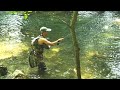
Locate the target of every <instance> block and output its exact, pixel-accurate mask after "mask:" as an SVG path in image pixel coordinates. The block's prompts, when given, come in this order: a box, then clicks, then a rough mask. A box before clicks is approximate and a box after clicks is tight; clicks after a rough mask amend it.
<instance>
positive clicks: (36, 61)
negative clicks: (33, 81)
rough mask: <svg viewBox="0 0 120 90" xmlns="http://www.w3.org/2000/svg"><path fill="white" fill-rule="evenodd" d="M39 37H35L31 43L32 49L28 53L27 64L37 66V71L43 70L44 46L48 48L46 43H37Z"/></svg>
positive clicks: (44, 67) (44, 68)
mask: <svg viewBox="0 0 120 90" xmlns="http://www.w3.org/2000/svg"><path fill="white" fill-rule="evenodd" d="M39 38H40V37H38V38H36V39H35V40H34V43H32V50H31V51H30V54H29V65H30V67H31V68H34V67H38V71H39V72H40V71H45V70H46V65H45V63H44V61H43V52H44V48H46V49H49V47H48V46H47V45H44V44H43V45H39V44H38V39H39Z"/></svg>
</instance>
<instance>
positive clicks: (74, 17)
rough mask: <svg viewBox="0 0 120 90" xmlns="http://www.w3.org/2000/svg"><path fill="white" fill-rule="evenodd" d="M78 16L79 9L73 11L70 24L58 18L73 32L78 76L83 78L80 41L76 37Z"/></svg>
mask: <svg viewBox="0 0 120 90" xmlns="http://www.w3.org/2000/svg"><path fill="white" fill-rule="evenodd" d="M77 16H78V11H73V13H72V18H71V22H70V24H68V23H67V22H66V21H64V20H62V19H60V18H58V19H59V20H61V21H62V22H63V23H65V24H66V25H67V26H68V27H69V28H70V32H71V35H72V40H73V46H74V52H75V60H76V70H77V77H78V79H81V69H80V59H79V58H80V57H79V55H80V53H79V51H80V48H79V45H78V41H77V38H76V33H75V25H76V22H77Z"/></svg>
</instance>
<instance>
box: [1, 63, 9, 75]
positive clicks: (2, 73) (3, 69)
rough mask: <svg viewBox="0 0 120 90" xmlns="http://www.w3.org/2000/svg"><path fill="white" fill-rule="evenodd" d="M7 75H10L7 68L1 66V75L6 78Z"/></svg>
mask: <svg viewBox="0 0 120 90" xmlns="http://www.w3.org/2000/svg"><path fill="white" fill-rule="evenodd" d="M7 73H8V70H7V67H6V66H4V65H0V75H1V76H4V75H7Z"/></svg>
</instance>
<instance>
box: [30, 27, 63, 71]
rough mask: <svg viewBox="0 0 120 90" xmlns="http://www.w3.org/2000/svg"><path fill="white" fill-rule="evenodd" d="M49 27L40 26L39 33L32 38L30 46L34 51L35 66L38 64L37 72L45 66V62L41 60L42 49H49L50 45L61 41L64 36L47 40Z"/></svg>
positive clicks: (44, 68) (43, 69)
mask: <svg viewBox="0 0 120 90" xmlns="http://www.w3.org/2000/svg"><path fill="white" fill-rule="evenodd" d="M50 31H51V29H50V28H47V27H41V28H40V35H39V36H38V37H36V38H34V39H33V40H32V48H33V50H34V53H35V61H36V66H38V72H44V71H45V70H46V69H47V68H46V65H45V62H44V60H43V53H44V49H49V48H50V46H54V45H57V44H58V43H59V42H61V41H62V40H63V39H64V38H59V39H58V40H56V41H53V42H51V41H49V40H48V39H46V37H47V35H48V32H50Z"/></svg>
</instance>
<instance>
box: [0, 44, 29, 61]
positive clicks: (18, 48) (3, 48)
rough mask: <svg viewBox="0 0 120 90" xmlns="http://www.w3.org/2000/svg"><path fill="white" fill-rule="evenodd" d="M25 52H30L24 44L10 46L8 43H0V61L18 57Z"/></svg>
mask: <svg viewBox="0 0 120 90" xmlns="http://www.w3.org/2000/svg"><path fill="white" fill-rule="evenodd" d="M24 50H28V47H27V46H26V45H24V44H23V43H14V44H9V43H6V42H0V59H5V58H9V57H12V56H17V55H19V54H20V53H21V52H22V51H24Z"/></svg>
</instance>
